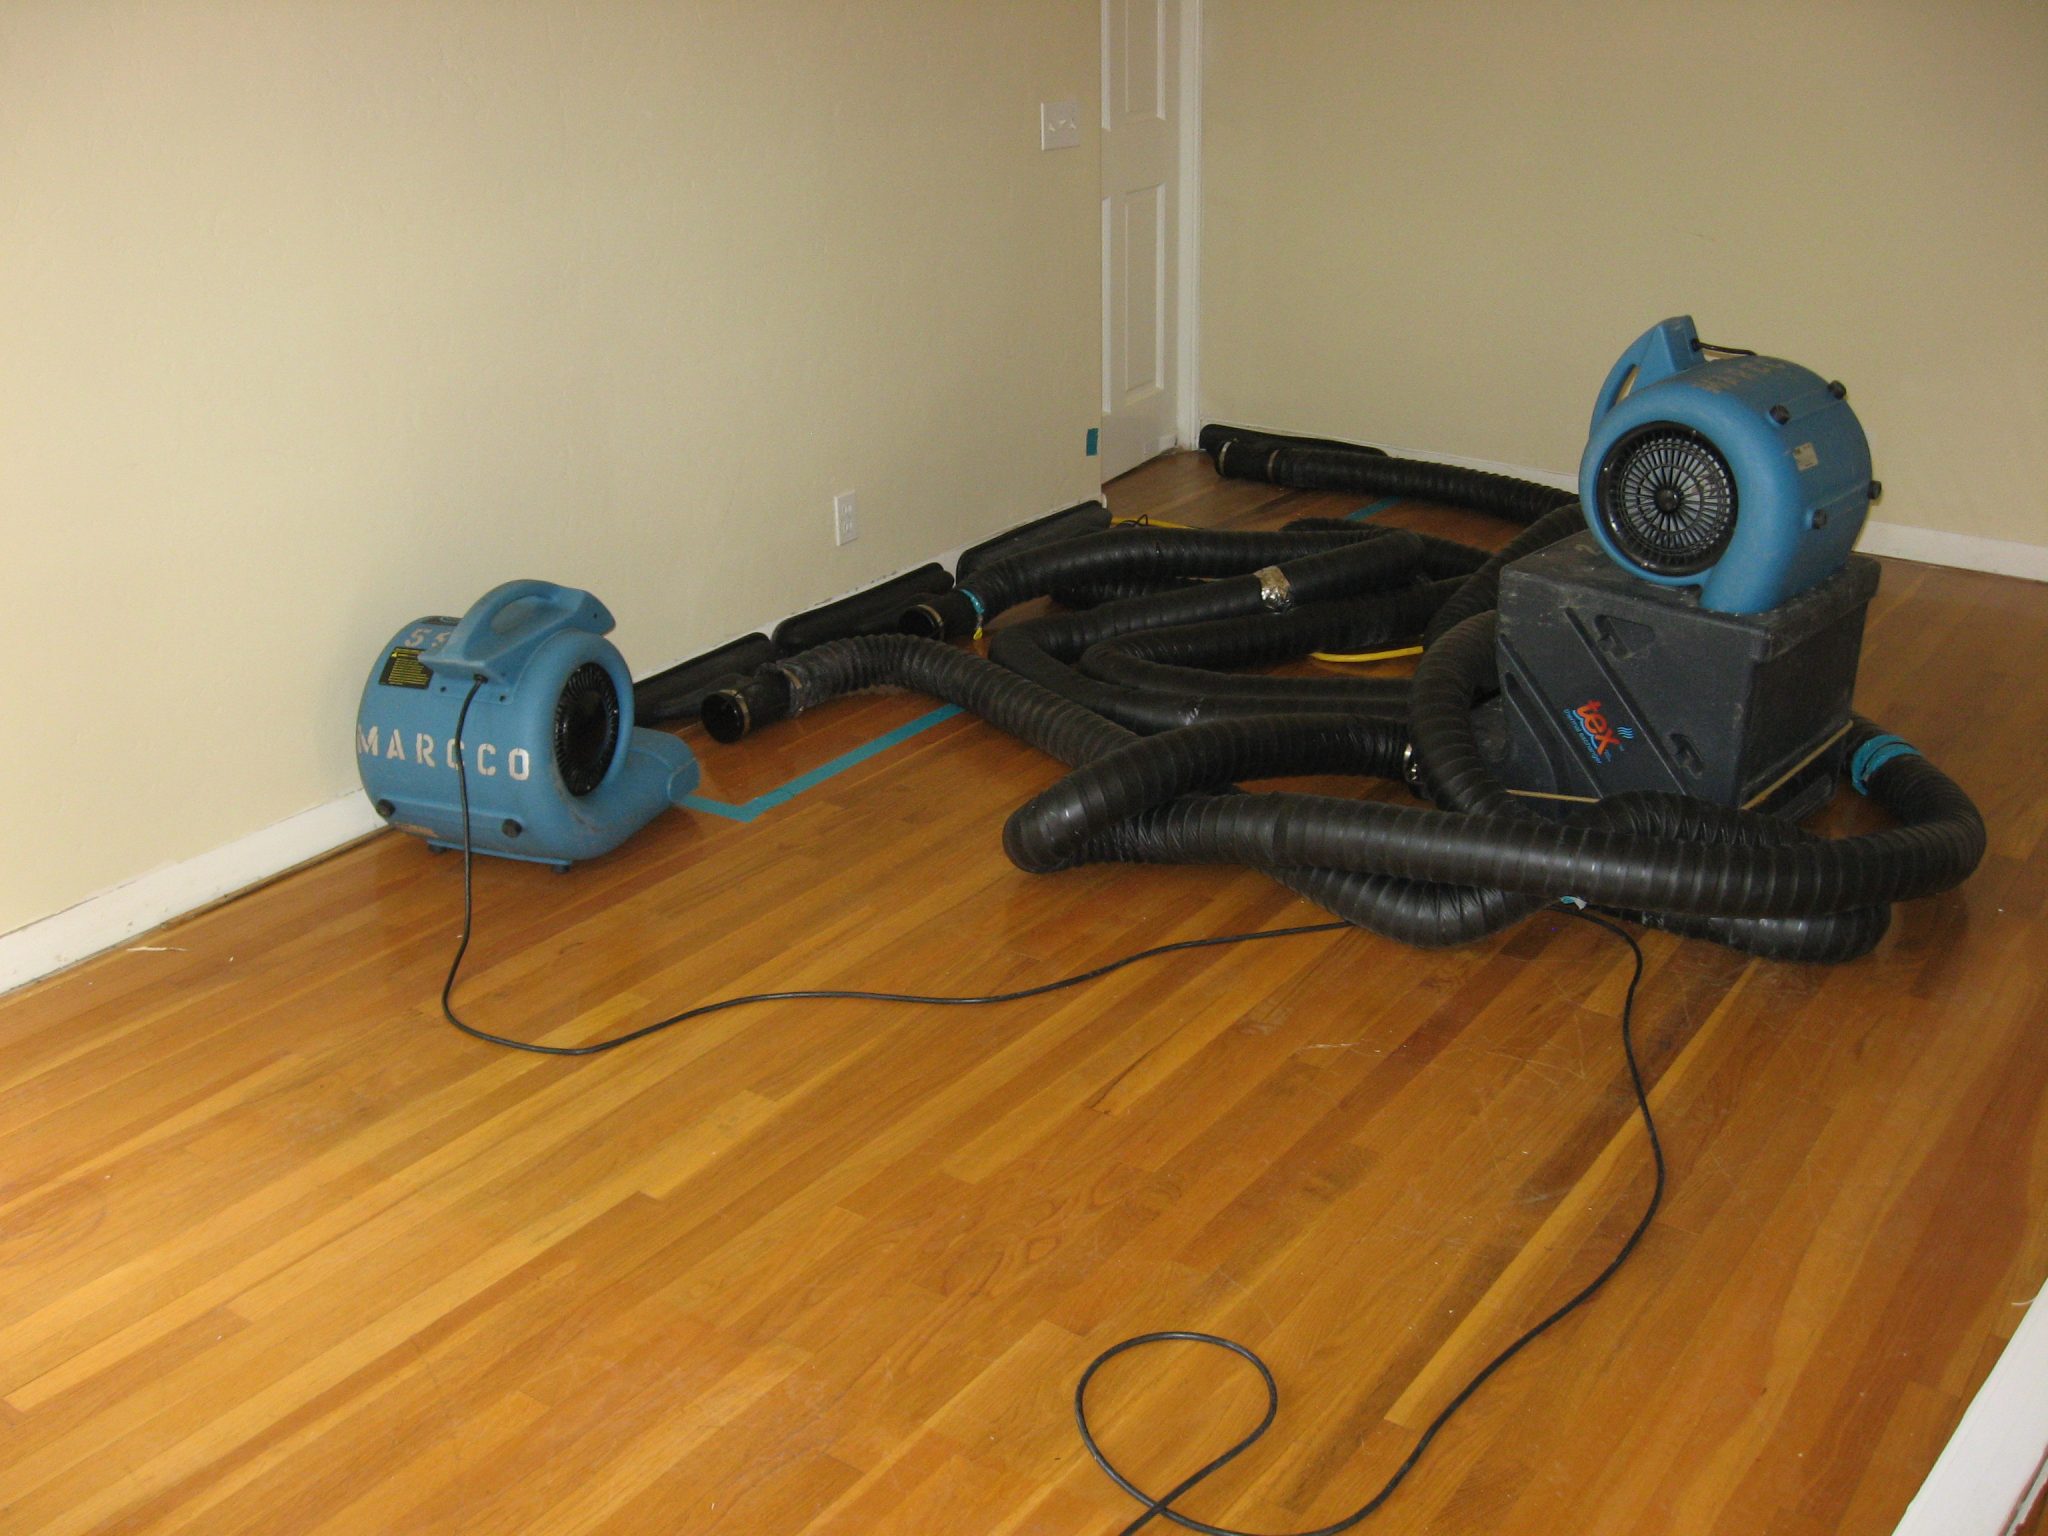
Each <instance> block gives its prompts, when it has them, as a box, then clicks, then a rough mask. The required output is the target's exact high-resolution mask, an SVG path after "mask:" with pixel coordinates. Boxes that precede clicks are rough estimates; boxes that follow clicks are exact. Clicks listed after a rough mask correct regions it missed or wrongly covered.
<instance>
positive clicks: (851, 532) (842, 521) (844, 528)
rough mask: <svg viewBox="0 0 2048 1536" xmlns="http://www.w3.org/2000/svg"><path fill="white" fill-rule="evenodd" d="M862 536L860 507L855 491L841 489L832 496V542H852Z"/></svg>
mask: <svg viewBox="0 0 2048 1536" xmlns="http://www.w3.org/2000/svg"><path fill="white" fill-rule="evenodd" d="M859 537H860V522H859V508H858V507H857V506H856V504H855V502H854V496H853V492H851V491H841V492H840V493H839V494H838V495H837V496H834V497H833V498H832V542H833V543H835V544H851V543H852V542H853V541H854V540H855V539H857V538H859Z"/></svg>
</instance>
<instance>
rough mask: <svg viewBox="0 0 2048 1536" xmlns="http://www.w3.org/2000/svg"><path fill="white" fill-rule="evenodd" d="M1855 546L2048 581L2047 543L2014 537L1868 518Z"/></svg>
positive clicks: (1965, 568)
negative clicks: (1981, 535) (1945, 530)
mask: <svg viewBox="0 0 2048 1536" xmlns="http://www.w3.org/2000/svg"><path fill="white" fill-rule="evenodd" d="M1856 547H1857V548H1858V549H1860V550H1862V551H1863V553H1864V554H1866V555H1890V556H1892V557H1893V558H1895V559H1899V560H1917V561H1919V562H1920V563H1921V564H1922V565H1946V566H1950V567H1952V568H1954V569H1956V570H1959V571H1989V572H1991V573H1992V574H1993V575H1995V576H2020V577H2024V578H2025V579H2026V580H2028V581H2048V545H2042V544H2020V543H2016V542H2014V541H2013V540H2011V539H1985V538H1979V537H1978V536H1977V535H1976V534H1973V533H1943V532H1941V531H1940V530H1939V529H1934V528H1913V527H1909V526H1908V525H1906V524H1905V523H1879V522H1868V523H1865V524H1864V525H1863V536H1862V537H1861V538H1860V539H1858V540H1857V541H1856Z"/></svg>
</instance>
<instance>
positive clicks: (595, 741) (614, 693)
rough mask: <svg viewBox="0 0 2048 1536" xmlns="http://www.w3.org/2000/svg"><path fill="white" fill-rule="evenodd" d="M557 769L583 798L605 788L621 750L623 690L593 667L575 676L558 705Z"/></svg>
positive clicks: (569, 787)
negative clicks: (614, 756) (612, 766)
mask: <svg viewBox="0 0 2048 1536" xmlns="http://www.w3.org/2000/svg"><path fill="white" fill-rule="evenodd" d="M554 738H555V768H556V769H557V771H559V772H560V774H561V775H562V785H563V787H564V788H565V789H567V790H568V791H569V793H570V794H572V795H575V796H577V797H578V798H581V797H582V796H584V795H587V794H589V793H590V792H591V791H592V790H593V789H596V788H597V786H598V785H599V784H601V783H603V782H604V776H605V771H606V770H607V769H609V768H610V767H611V765H612V754H613V753H614V752H615V751H616V750H617V749H618V745H619V688H618V684H616V683H614V682H613V681H612V675H611V673H609V672H608V671H606V670H605V669H604V668H603V667H601V666H599V665H598V664H597V663H596V662H594V661H586V662H584V663H583V665H581V666H580V667H578V668H576V670H575V671H573V672H571V673H570V674H569V676H568V680H567V681H566V682H564V683H563V684H562V693H561V697H560V698H558V699H556V701H555V728H554Z"/></svg>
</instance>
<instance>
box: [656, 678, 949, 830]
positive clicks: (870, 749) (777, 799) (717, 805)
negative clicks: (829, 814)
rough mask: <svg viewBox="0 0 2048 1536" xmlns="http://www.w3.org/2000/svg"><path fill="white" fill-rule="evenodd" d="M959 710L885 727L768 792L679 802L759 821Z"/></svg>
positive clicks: (694, 797)
mask: <svg viewBox="0 0 2048 1536" xmlns="http://www.w3.org/2000/svg"><path fill="white" fill-rule="evenodd" d="M959 713H960V708H959V706H958V705H956V704H942V705H940V706H939V707H938V708H937V709H935V710H932V711H931V712H930V713H929V714H923V715H919V716H918V717H917V718H916V719H915V720H913V721H911V722H910V723H909V724H908V725H899V726H897V727H896V729H895V730H893V731H884V732H883V733H882V734H881V735H879V736H877V737H876V738H875V739H874V740H873V741H866V742H862V743H861V744H860V745H859V746H857V747H854V748H853V749H852V750H850V751H847V752H842V753H840V754H839V755H838V756H837V757H835V758H833V759H832V760H831V761H829V762H824V763H820V764H819V765H818V766H817V767H815V768H813V769H811V770H810V772H808V773H800V774H798V775H797V776H796V777H795V778H793V779H791V780H790V781H789V782H788V783H787V784H778V785H776V787H775V788H773V789H771V790H769V791H768V792H767V793H766V794H760V795H756V796H754V798H753V799H751V800H746V801H742V802H741V803H740V804H738V805H733V804H730V803H729V802H727V801H724V800H713V799H712V798H711V797H710V796H708V795H685V796H683V798H682V799H681V800H680V801H679V802H678V804H680V805H682V806H683V807H684V808H685V809H687V810H692V811H703V812H705V813H706V814H707V815H711V816H723V817H724V818H725V819H726V820H727V821H740V822H747V821H757V820H759V819H760V818H761V817H762V816H764V815H766V814H767V813H768V812H769V811H772V810H774V809H775V808H776V807H777V806H778V805H787V804H789V802H790V801H792V800H794V799H795V798H796V797H797V796H798V795H800V794H802V793H803V792H804V791H805V790H807V789H814V788H816V787H817V786H818V785H820V784H822V783H824V782H825V781H826V780H827V779H830V778H834V777H837V776H838V775H839V774H842V773H844V772H846V770H847V769H849V768H853V767H856V766H858V765H859V764H861V763H864V762H866V761H867V760H868V759H869V758H871V757H874V756H875V755H876V754H878V753H882V752H886V751H888V750H889V749H890V748H891V747H893V746H896V745H898V744H899V743H901V742H906V741H908V740H910V738H911V737H913V736H915V735H917V734H918V733H920V732H922V731H928V730H930V729H931V728H932V727H933V726H935V725H938V724H940V723H941V722H943V721H946V720H950V719H952V718H953V717H954V716H955V715H957V714H959Z"/></svg>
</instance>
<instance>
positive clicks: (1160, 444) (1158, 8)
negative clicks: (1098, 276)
mask: <svg viewBox="0 0 2048 1536" xmlns="http://www.w3.org/2000/svg"><path fill="white" fill-rule="evenodd" d="M1182 3H1183V0H1103V3H1102V478H1103V479H1105V480H1108V479H1112V478H1114V477H1115V476H1117V475H1120V474H1122V473H1123V472H1124V471H1125V470H1127V469H1131V468H1133V467H1134V466H1136V465H1139V464H1142V463H1144V462H1145V460H1147V459H1149V458H1151V457H1152V456H1153V455H1155V454H1159V453H1164V452H1165V451H1166V450H1167V449H1169V448H1171V447H1172V446H1173V444H1174V423H1175V420H1176V410H1175V398H1174V395H1175V380H1176V379H1177V377H1178V373H1179V357H1178V336H1177V327H1178V323H1179V314H1180V271H1179V267H1180V261H1179V244H1180V242H1179V231H1180V194H1179V181H1180V165H1179V161H1180V8H1181V4H1182Z"/></svg>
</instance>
